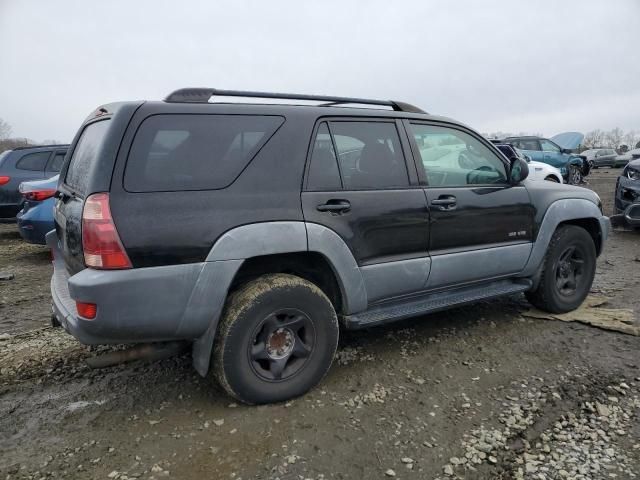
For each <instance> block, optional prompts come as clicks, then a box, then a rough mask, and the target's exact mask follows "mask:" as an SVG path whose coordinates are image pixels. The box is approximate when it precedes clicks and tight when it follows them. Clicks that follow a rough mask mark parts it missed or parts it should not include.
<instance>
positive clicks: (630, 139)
mask: <svg viewBox="0 0 640 480" xmlns="http://www.w3.org/2000/svg"><path fill="white" fill-rule="evenodd" d="M622 141H623V142H624V144H625V145H627V146H628V147H629V149H631V148H637V147H634V145H636V144H637V143H640V132H638V131H634V130H629V131H628V132H627V133H625V134H624V136H623V137H622Z"/></svg>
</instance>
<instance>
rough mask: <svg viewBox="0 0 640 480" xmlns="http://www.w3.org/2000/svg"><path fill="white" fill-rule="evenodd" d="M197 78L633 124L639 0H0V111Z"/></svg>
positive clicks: (519, 122)
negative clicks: (310, 0)
mask: <svg viewBox="0 0 640 480" xmlns="http://www.w3.org/2000/svg"><path fill="white" fill-rule="evenodd" d="M186 86H210V87H218V88H227V89H245V90H266V91H283V92H289V93H292V92H299V93H316V94H333V95H345V96H360V97H374V98H385V99H386V98H391V99H397V100H404V101H407V102H410V103H414V104H416V105H418V106H420V107H422V108H424V109H425V110H427V111H429V112H432V113H437V114H441V115H447V116H451V117H454V118H456V119H458V120H461V121H463V122H465V123H467V124H469V125H471V126H472V127H474V128H476V129H477V130H479V131H481V132H494V131H505V132H516V133H517V132H531V133H532V132H538V133H543V134H545V135H552V134H555V133H558V132H561V131H566V130H580V131H587V130H591V129H594V128H601V129H610V128H613V127H616V126H618V127H621V128H623V129H625V130H628V129H635V130H640V0H562V1H560V0H536V1H533V0H500V1H499V0H493V1H492V0H484V1H475V0H454V1H451V0H447V1H445V0H440V1H436V0H416V1H398V0H394V1H391V0H385V1H371V0H366V1H365V0H362V1H355V0H353V1H349V0H338V1H326V0H324V1H321V2H320V1H317V2H305V1H301V0H296V1H278V0H270V1H259V0H255V1H201V2H197V1H189V0H180V1H172V2H170V1H159V0H148V1H142V0H137V1H114V0H110V1H104V0H99V1H91V0H81V1H66V0H56V1H50V0H41V1H36V0H33V1H31V0H0V118H3V119H4V120H5V121H7V122H9V123H10V124H11V125H12V127H13V133H14V135H15V136H21V137H22V136H24V137H30V138H32V139H34V140H36V141H42V140H44V139H58V140H62V141H70V140H71V139H72V137H73V135H74V134H75V131H76V130H77V128H78V126H79V125H80V123H81V122H82V120H83V119H84V118H85V116H86V115H87V114H88V113H90V112H91V111H92V110H93V109H94V108H95V107H97V106H98V105H100V104H103V103H108V102H112V101H119V100H135V99H153V100H157V99H161V98H163V97H164V96H165V95H166V94H167V93H169V92H170V91H172V90H173V89H176V88H180V87H186Z"/></svg>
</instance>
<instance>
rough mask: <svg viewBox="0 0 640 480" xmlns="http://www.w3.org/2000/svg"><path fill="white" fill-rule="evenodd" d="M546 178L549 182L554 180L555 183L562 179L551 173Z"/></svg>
mask: <svg viewBox="0 0 640 480" xmlns="http://www.w3.org/2000/svg"><path fill="white" fill-rule="evenodd" d="M545 180H546V181H547V182H554V183H560V180H558V179H557V178H556V177H554V176H553V175H549V176H548V177H547V178H545Z"/></svg>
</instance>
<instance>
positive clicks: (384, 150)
mask: <svg viewBox="0 0 640 480" xmlns="http://www.w3.org/2000/svg"><path fill="white" fill-rule="evenodd" d="M329 126H330V129H331V134H332V135H333V140H334V142H335V145H336V149H337V154H338V161H339V163H340V172H341V173H342V183H343V185H344V188H345V190H368V189H386V188H402V187H407V186H409V176H408V174H407V167H406V163H405V159H404V154H403V152H402V147H401V145H400V137H399V135H398V130H397V128H396V125H395V122H366V121H363V122H349V121H345V122H342V121H336V122H330V124H329Z"/></svg>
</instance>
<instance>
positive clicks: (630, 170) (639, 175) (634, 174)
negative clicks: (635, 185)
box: [627, 168, 640, 180]
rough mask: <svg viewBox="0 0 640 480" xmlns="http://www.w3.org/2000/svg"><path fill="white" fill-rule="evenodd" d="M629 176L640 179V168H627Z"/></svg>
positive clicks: (632, 178) (631, 178)
mask: <svg viewBox="0 0 640 480" xmlns="http://www.w3.org/2000/svg"><path fill="white" fill-rule="evenodd" d="M627 178H629V179H630V180H640V170H636V169H635V168H627Z"/></svg>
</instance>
